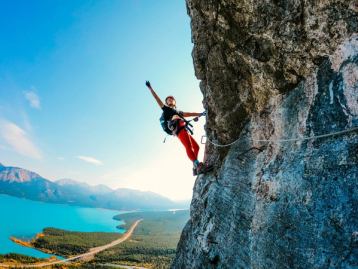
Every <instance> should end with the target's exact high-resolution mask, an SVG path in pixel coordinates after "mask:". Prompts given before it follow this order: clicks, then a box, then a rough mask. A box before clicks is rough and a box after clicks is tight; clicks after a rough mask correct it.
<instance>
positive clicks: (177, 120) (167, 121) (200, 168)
mask: <svg viewBox="0 0 358 269" xmlns="http://www.w3.org/2000/svg"><path fill="white" fill-rule="evenodd" d="M145 85H146V86H147V87H148V89H149V90H150V92H151V93H152V95H153V97H154V99H155V100H156V101H157V103H158V105H159V107H160V108H161V109H162V110H163V114H162V117H161V123H162V127H163V129H164V130H165V131H166V132H167V133H168V134H171V135H175V136H177V137H178V138H179V140H180V142H181V143H182V144H183V145H184V147H185V150H186V153H187V155H188V157H189V159H190V160H191V161H192V162H193V175H194V176H195V175H199V174H203V173H206V172H208V171H210V170H211V169H212V168H213V167H212V166H209V165H207V164H204V163H203V162H199V160H198V153H199V145H198V143H197V142H196V141H195V139H194V138H193V137H192V136H191V134H190V133H189V132H191V130H190V129H189V128H187V121H186V120H185V117H200V116H203V115H205V112H203V113H195V112H182V111H179V110H177V108H176V101H175V98H174V97H173V96H171V95H169V96H167V97H166V98H165V104H163V102H162V101H161V99H160V98H159V96H158V95H157V94H156V92H155V91H154V90H153V88H152V86H151V85H150V82H149V81H146V83H145Z"/></svg>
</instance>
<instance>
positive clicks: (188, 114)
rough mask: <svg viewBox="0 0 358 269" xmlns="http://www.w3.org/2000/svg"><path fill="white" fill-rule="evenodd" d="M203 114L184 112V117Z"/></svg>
mask: <svg viewBox="0 0 358 269" xmlns="http://www.w3.org/2000/svg"><path fill="white" fill-rule="evenodd" d="M201 115H203V113H196V112H183V117H199V116H201Z"/></svg>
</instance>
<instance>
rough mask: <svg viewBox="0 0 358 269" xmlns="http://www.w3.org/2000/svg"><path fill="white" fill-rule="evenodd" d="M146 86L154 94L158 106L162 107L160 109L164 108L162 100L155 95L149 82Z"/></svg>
mask: <svg viewBox="0 0 358 269" xmlns="http://www.w3.org/2000/svg"><path fill="white" fill-rule="evenodd" d="M145 85H146V86H147V87H148V89H149V90H150V92H151V93H152V95H153V97H154V99H155V100H156V101H157V103H158V105H159V106H160V108H162V107H163V106H164V104H163V102H162V100H160V98H159V96H158V95H157V94H156V93H155V91H154V90H153V88H152V86H151V85H150V82H149V81H146V82H145Z"/></svg>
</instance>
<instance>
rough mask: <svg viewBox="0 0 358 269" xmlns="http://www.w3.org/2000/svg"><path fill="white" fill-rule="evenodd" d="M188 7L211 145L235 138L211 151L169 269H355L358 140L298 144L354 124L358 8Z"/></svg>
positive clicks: (290, 3) (325, 2)
mask: <svg viewBox="0 0 358 269" xmlns="http://www.w3.org/2000/svg"><path fill="white" fill-rule="evenodd" d="M187 9H188V14H189V16H190V17H191V28H192V41H193V43H194V49H193V53H192V55H193V60H194V66H195V73H196V76H197V78H198V79H200V80H201V83H200V88H201V91H202V93H203V96H204V101H203V104H204V106H205V108H206V109H207V111H208V116H207V124H206V132H207V135H208V138H209V139H210V141H213V142H214V143H218V144H228V143H231V142H232V141H236V140H237V139H238V140H237V142H236V143H234V144H233V145H231V146H228V147H217V146H214V145H213V144H212V143H210V142H209V141H208V142H207V146H206V151H207V154H206V159H207V161H208V162H211V163H214V164H215V166H216V169H215V171H214V172H212V173H209V174H207V175H201V176H199V177H198V178H197V179H196V182H195V185H194V190H193V198H192V202H191V208H190V210H191V212H190V213H191V214H190V220H189V221H188V223H187V224H186V226H185V228H184V230H183V232H182V235H181V239H180V242H179V244H178V248H177V254H176V258H175V260H174V261H173V263H172V266H171V268H173V269H174V268H175V269H177V268H183V269H184V268H185V269H189V268H205V269H207V268H270V269H274V268H358V131H357V130H352V131H351V132H347V133H341V134H337V135H332V136H326V137H321V138H316V139H305V138H307V137H312V136H320V135H323V134H329V133H335V132H340V131H343V130H349V129H352V128H355V127H357V126H358V34H357V29H358V16H357V12H358V3H357V1H353V0H346V1H338V0H320V1H310V0H301V1H299V0H285V1H281V0H266V1H252V0H240V1H238V0H237V1H235V0H220V1H219V0H217V1H213V0H187ZM291 138H298V140H296V141H289V142H284V141H280V140H282V139H291ZM258 140H273V141H276V142H263V141H258Z"/></svg>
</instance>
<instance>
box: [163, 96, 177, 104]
mask: <svg viewBox="0 0 358 269" xmlns="http://www.w3.org/2000/svg"><path fill="white" fill-rule="evenodd" d="M168 98H172V99H173V100H174V101H175V98H174V96H173V95H169V96H167V97H166V98H165V103H166V104H168V103H167V100H168Z"/></svg>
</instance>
